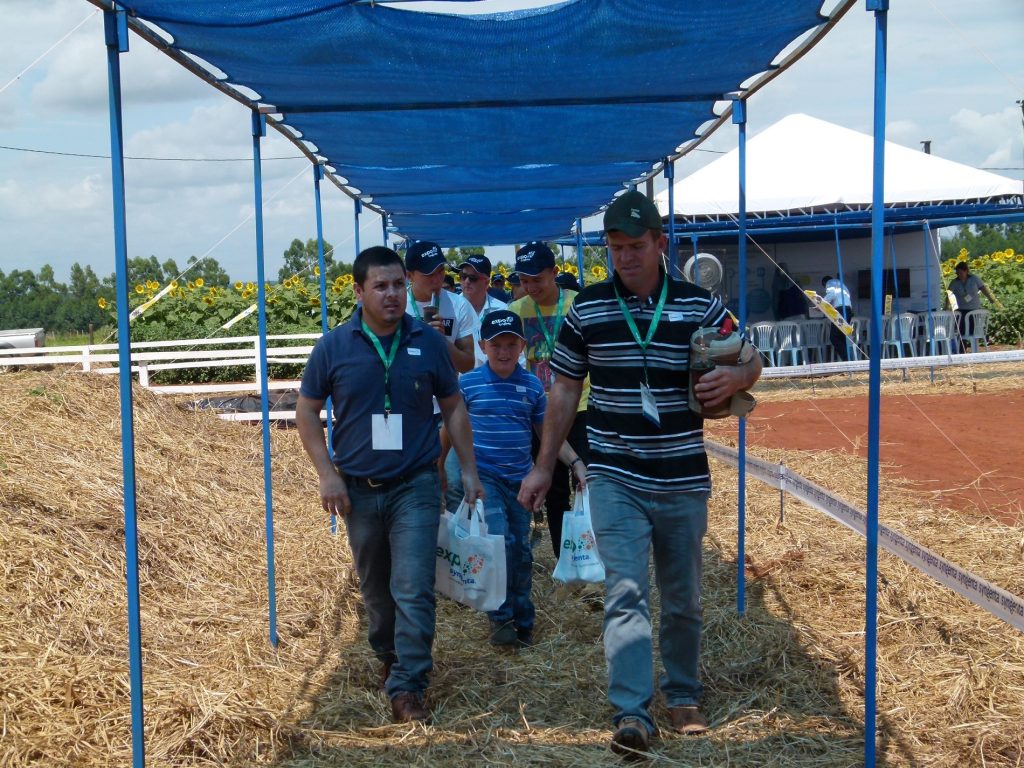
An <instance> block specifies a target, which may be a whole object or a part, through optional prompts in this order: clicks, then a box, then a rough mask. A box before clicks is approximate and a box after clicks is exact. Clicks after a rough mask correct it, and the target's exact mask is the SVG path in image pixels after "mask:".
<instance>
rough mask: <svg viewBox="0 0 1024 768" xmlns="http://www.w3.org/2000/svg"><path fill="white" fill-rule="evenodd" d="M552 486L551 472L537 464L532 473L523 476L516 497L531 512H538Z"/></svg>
mask: <svg viewBox="0 0 1024 768" xmlns="http://www.w3.org/2000/svg"><path fill="white" fill-rule="evenodd" d="M550 487H551V472H550V471H549V470H544V469H541V468H540V467H536V466H535V467H534V468H533V469H531V470H530V474H528V475H527V476H526V477H524V478H523V482H522V483H521V484H520V485H519V495H518V496H517V497H516V499H517V501H518V502H519V503H520V504H522V505H523V506H524V507H526V508H527V509H528V510H530V511H531V512H536V511H537V510H538V509H540V508H541V507H542V506H544V498H545V497H546V496H547V495H548V489H549V488H550Z"/></svg>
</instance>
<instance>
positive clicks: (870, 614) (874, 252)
mask: <svg viewBox="0 0 1024 768" xmlns="http://www.w3.org/2000/svg"><path fill="white" fill-rule="evenodd" d="M867 10H868V11H870V12H873V13H874V14H875V84H874V91H875V92H874V130H873V144H874V163H873V179H872V192H871V330H870V334H871V360H870V364H869V369H868V370H869V374H868V478H867V480H868V498H867V526H866V531H865V534H866V538H867V544H866V547H865V561H866V562H865V566H866V567H865V571H866V572H865V583H864V597H865V599H864V618H865V622H864V623H865V631H864V765H865V766H869V767H870V766H874V765H875V734H876V731H877V711H878V706H877V705H878V702H877V693H878V690H877V689H878V676H877V673H878V669H877V663H878V660H877V653H878V475H879V471H878V461H879V439H880V437H881V419H880V412H881V404H882V360H881V352H882V340H881V328H880V327H879V326H880V325H881V323H882V270H883V269H884V268H885V267H884V252H883V247H884V241H883V238H884V227H885V213H886V211H885V92H886V80H885V77H886V46H887V38H888V29H887V28H888V11H889V2H888V0H867Z"/></svg>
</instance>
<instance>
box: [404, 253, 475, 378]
mask: <svg viewBox="0 0 1024 768" xmlns="http://www.w3.org/2000/svg"><path fill="white" fill-rule="evenodd" d="M405 266H406V268H407V269H408V270H409V296H408V302H407V304H406V309H405V311H406V312H408V313H409V314H410V315H412V316H413V317H415V318H416V319H417V320H422V321H423V322H425V323H427V324H428V325H430V326H431V327H432V328H434V330H436V331H437V332H438V333H440V334H441V335H442V336H444V339H445V341H446V342H447V344H448V353H449V355H451V358H452V363H453V364H454V365H455V370H456V371H458V372H459V373H463V372H465V371H468V370H470V369H471V368H472V367H473V365H474V364H475V361H476V355H475V354H474V352H473V311H472V310H471V309H470V306H469V303H468V302H467V301H466V300H465V299H464V298H463V297H462V296H459V295H458V294H455V293H451V292H450V291H445V290H442V285H443V283H444V275H445V271H444V269H445V266H446V264H445V260H444V253H442V252H441V246H439V245H438V244H437V243H431V242H427V241H421V242H418V243H413V244H412V245H410V246H409V250H408V251H407V252H406V255H405Z"/></svg>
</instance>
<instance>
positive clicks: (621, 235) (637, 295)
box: [519, 192, 761, 756]
mask: <svg viewBox="0 0 1024 768" xmlns="http://www.w3.org/2000/svg"><path fill="white" fill-rule="evenodd" d="M604 228H605V233H606V237H607V242H608V248H609V250H610V252H611V257H612V264H613V266H614V270H615V274H614V277H613V279H612V280H607V281H604V282H601V283H597V284H595V285H591V286H588V287H586V288H584V289H583V291H582V292H581V293H580V294H579V295H578V296H577V297H576V299H575V300H574V301H573V304H572V307H571V308H570V310H569V314H568V315H567V316H566V319H565V322H564V323H563V325H562V329H561V332H560V334H559V336H558V344H557V346H556V348H555V353H554V356H553V357H552V360H551V368H552V370H553V371H554V372H555V374H556V376H555V382H554V384H553V386H552V387H551V391H550V393H549V395H548V410H547V414H546V416H545V419H544V433H543V439H542V440H541V448H540V451H539V453H538V455H537V458H536V465H535V468H534V469H533V471H532V472H531V473H530V474H529V475H528V476H527V477H526V478H525V479H524V480H523V482H522V485H521V487H520V493H519V501H520V503H522V504H523V505H524V506H527V507H530V508H534V507H536V505H537V504H539V503H540V502H541V501H542V500H543V499H544V493H545V491H546V489H547V486H548V484H549V483H550V478H551V471H552V467H553V466H554V462H555V456H556V454H557V451H558V447H559V445H561V443H562V441H563V440H564V439H565V436H566V434H567V433H568V430H569V427H570V425H571V424H572V421H573V417H574V416H575V412H576V403H577V401H578V400H579V397H580V394H581V392H582V388H583V381H584V379H585V378H586V377H587V375H588V374H589V376H590V399H589V403H588V408H587V438H588V440H589V446H590V461H589V462H588V467H587V483H588V485H589V487H590V503H591V515H592V518H593V524H594V532H595V534H596V537H597V549H598V551H599V552H600V554H601V560H602V561H603V562H604V566H605V572H606V577H605V613H604V647H605V657H606V659H607V660H608V699H609V701H610V702H611V704H612V706H613V708H614V709H615V715H614V722H615V726H616V730H615V734H614V735H613V736H612V744H611V747H612V750H613V751H615V752H618V753H620V754H625V755H633V756H635V755H636V754H637V753H638V752H644V751H646V750H647V749H648V747H649V746H650V740H651V738H652V737H653V736H654V735H655V734H656V733H657V727H656V726H655V723H654V719H653V717H652V715H651V712H650V706H651V703H652V700H653V698H654V681H653V679H652V677H651V669H652V667H653V665H654V658H653V657H654V653H653V641H652V635H651V617H650V610H649V608H648V606H649V605H650V600H649V597H650V596H649V594H648V591H649V590H648V584H649V574H648V562H649V561H650V553H651V550H652V549H653V552H654V567H655V571H656V574H657V584H658V589H659V592H660V595H661V631H660V635H659V640H660V650H661V661H662V666H663V668H664V674H663V675H662V676H661V678H660V688H661V691H662V694H663V696H664V697H665V703H666V705H667V706H668V712H669V717H670V720H671V723H670V725H671V728H672V729H673V730H674V731H676V732H678V733H683V734H697V733H702V732H703V731H705V730H706V729H707V720H706V719H705V717H704V715H703V714H701V712H700V709H699V708H698V705H699V703H700V698H701V694H702V693H703V687H702V686H701V682H700V677H699V672H698V666H699V658H700V635H701V608H700V582H701V569H702V566H701V539H702V538H703V537H704V534H705V532H706V530H707V500H708V496H709V495H710V493H711V475H710V472H709V468H708V460H707V454H706V453H705V452H704V435H703V419H702V418H701V416H699V415H698V414H697V413H695V412H694V411H693V410H691V408H690V404H689V401H688V400H689V376H690V339H691V337H692V336H693V334H694V333H695V332H696V331H698V330H699V329H701V328H719V329H721V331H722V332H724V334H725V335H728V334H729V333H731V329H732V318H731V316H730V315H729V314H728V312H727V311H726V309H725V307H724V306H723V304H722V302H721V301H720V300H719V299H718V298H716V297H714V296H712V295H711V294H710V293H708V292H707V291H706V290H704V289H703V288H700V287H698V286H696V285H693V284H692V283H687V282H683V281H680V280H674V279H672V278H670V277H669V276H668V275H667V274H666V272H665V269H664V267H663V264H662V254H663V253H664V251H665V247H666V245H667V239H666V237H665V234H664V233H663V232H662V224H661V215H660V214H659V213H658V209H657V208H656V207H655V206H654V204H653V203H652V202H651V201H650V200H648V199H647V198H646V197H645V196H644V195H642V194H640V193H639V192H626V193H625V194H623V195H621V196H620V197H619V198H617V199H616V200H615V201H614V202H613V203H612V204H611V205H610V206H609V207H608V210H607V211H606V212H605V216H604ZM740 359H741V360H742V359H744V358H743V356H740ZM746 360H747V361H746V362H745V363H742V364H737V365H735V366H719V367H717V368H715V369H714V370H712V371H710V372H709V373H706V374H704V375H703V376H702V378H701V379H700V381H699V382H698V383H696V384H695V386H694V394H695V397H696V398H697V399H698V400H699V401H700V404H701V406H703V407H705V408H711V407H715V406H719V405H722V404H724V403H726V402H727V401H729V400H730V399H731V398H732V395H733V394H734V393H735V392H737V391H739V390H746V389H748V388H749V387H751V386H752V385H753V384H754V382H756V381H757V379H758V377H759V376H760V374H761V364H760V360H759V358H758V356H757V355H756V354H755V355H748V356H747V358H746Z"/></svg>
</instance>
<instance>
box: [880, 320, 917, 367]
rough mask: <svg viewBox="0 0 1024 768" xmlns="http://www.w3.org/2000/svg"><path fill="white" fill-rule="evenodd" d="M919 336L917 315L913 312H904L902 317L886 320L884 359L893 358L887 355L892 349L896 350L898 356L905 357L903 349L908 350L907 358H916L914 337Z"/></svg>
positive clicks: (883, 342) (883, 345)
mask: <svg viewBox="0 0 1024 768" xmlns="http://www.w3.org/2000/svg"><path fill="white" fill-rule="evenodd" d="M916 334H917V315H915V314H914V313H913V312H904V313H903V314H900V315H890V316H889V317H887V318H885V326H884V333H883V336H884V339H883V340H882V353H883V354H882V357H891V355H888V354H885V353H887V352H888V350H889V348H890V347H894V348H895V349H896V356H897V357H903V356H904V355H903V348H904V347H906V348H907V354H906V357H913V356H914V336H915V335H916Z"/></svg>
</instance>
